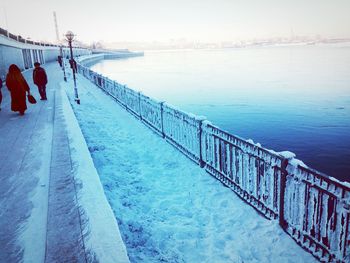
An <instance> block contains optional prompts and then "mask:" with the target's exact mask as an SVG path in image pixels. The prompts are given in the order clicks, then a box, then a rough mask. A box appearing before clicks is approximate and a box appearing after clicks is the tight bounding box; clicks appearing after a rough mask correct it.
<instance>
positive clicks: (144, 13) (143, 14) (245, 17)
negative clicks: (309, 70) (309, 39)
mask: <svg viewBox="0 0 350 263" xmlns="http://www.w3.org/2000/svg"><path fill="white" fill-rule="evenodd" d="M53 11H56V13H57V19H58V26H59V32H60V36H61V37H62V36H63V34H64V33H65V32H66V31H67V30H72V31H73V32H74V33H75V34H76V35H77V39H79V40H81V41H83V42H86V43H91V42H93V41H101V40H103V41H105V42H122V41H134V42H151V41H169V40H171V39H186V40H188V41H200V42H221V41H239V40H247V39H254V38H256V39H261V38H272V37H289V36H291V35H298V36H301V35H307V36H315V35H321V36H323V37H330V38H337V37H346V38H350V15H349V13H350V1H349V0H264V1H263V0H143V1H142V0H99V1H90V0H59V1H57V0H0V27H2V28H5V29H9V31H10V32H12V33H14V34H20V35H21V36H22V37H24V38H27V37H30V38H31V39H33V40H43V41H55V39H56V34H55V26H54V19H53Z"/></svg>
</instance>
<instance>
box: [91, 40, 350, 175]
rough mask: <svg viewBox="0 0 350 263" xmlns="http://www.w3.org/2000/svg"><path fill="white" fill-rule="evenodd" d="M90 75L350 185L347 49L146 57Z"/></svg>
mask: <svg viewBox="0 0 350 263" xmlns="http://www.w3.org/2000/svg"><path fill="white" fill-rule="evenodd" d="M92 69H93V70H94V71H97V72H100V73H102V74H103V75H106V76H108V77H110V78H111V79H114V80H117V81H118V82H120V83H123V84H127V85H128V86H129V87H131V88H133V89H135V90H139V91H142V92H143V93H144V94H146V95H148V96H151V97H153V98H156V99H158V100H165V101H167V102H168V103H170V104H172V105H175V106H177V107H179V108H181V109H183V110H185V111H188V112H192V113H195V114H197V115H205V116H207V118H208V119H209V120H210V121H212V122H213V123H214V124H216V125H218V126H219V127H221V128H223V129H224V130H227V131H229V132H231V133H233V134H237V135H239V136H241V137H244V138H247V139H248V138H251V139H253V140H254V141H255V142H260V143H261V144H262V145H263V146H264V147H266V148H269V149H273V150H276V151H282V150H289V151H292V152H294V153H296V154H297V158H299V159H301V160H303V161H304V162H305V163H306V164H307V165H309V166H311V167H312V168H314V169H317V170H319V171H321V172H324V173H327V174H329V175H331V176H334V177H336V178H338V179H340V180H346V181H350V70H349V69H350V46H349V45H348V46H340V45H329V46H326V45H324V46H293V47H291V46H288V47H286V46H285V47H264V48H245V49H227V50H188V51H162V52H146V53H145V56H144V57H136V58H129V59H122V60H105V61H101V62H100V63H98V64H95V65H93V66H92Z"/></svg>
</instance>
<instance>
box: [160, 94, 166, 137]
mask: <svg viewBox="0 0 350 263" xmlns="http://www.w3.org/2000/svg"><path fill="white" fill-rule="evenodd" d="M163 107H164V101H162V102H161V103H160V123H161V126H162V137H163V138H165V133H164V116H163V114H164V113H163V112H164V109H163Z"/></svg>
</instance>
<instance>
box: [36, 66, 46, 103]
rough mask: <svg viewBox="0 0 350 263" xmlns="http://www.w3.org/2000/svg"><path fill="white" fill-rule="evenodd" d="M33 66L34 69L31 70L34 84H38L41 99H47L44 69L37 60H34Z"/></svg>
mask: <svg viewBox="0 0 350 263" xmlns="http://www.w3.org/2000/svg"><path fill="white" fill-rule="evenodd" d="M34 67H35V69H34V70H33V81H34V84H35V85H37V86H38V90H39V94H40V97H41V100H47V97H46V84H47V75H46V72H45V69H43V68H42V67H40V63H39V62H35V63H34Z"/></svg>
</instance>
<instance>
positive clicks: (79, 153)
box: [58, 84, 129, 263]
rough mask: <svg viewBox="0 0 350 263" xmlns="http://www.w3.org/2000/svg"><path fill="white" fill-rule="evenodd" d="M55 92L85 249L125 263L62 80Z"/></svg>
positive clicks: (100, 258) (106, 259) (113, 220)
mask: <svg viewBox="0 0 350 263" xmlns="http://www.w3.org/2000/svg"><path fill="white" fill-rule="evenodd" d="M58 92H61V95H62V108H63V115H64V119H65V122H66V125H67V133H68V138H69V145H70V151H71V159H72V166H73V170H74V178H75V181H76V182H75V183H76V188H77V194H78V205H79V207H80V208H81V211H82V212H81V216H82V220H81V221H82V223H83V225H84V230H83V233H84V234H83V238H84V243H85V251H86V253H87V254H90V256H92V257H93V258H95V260H96V261H97V262H107V263H108V262H118V263H119V262H120V263H128V262H129V258H128V256H127V250H126V247H125V244H124V242H123V240H122V238H121V235H120V231H119V227H118V223H117V221H116V218H115V216H114V214H113V211H112V209H111V207H110V205H109V203H108V201H107V198H106V196H105V194H104V191H103V187H102V185H101V182H100V178H99V175H98V173H97V170H96V168H95V166H94V163H93V160H92V158H91V155H90V152H89V150H88V147H87V144H86V141H85V138H84V136H83V134H82V132H81V129H80V127H79V124H78V121H77V119H76V117H75V115H74V112H73V109H72V107H71V105H70V102H69V100H68V96H67V94H66V92H65V91H64V87H63V85H62V84H61V90H60V91H58ZM91 254H92V255H91Z"/></svg>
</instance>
